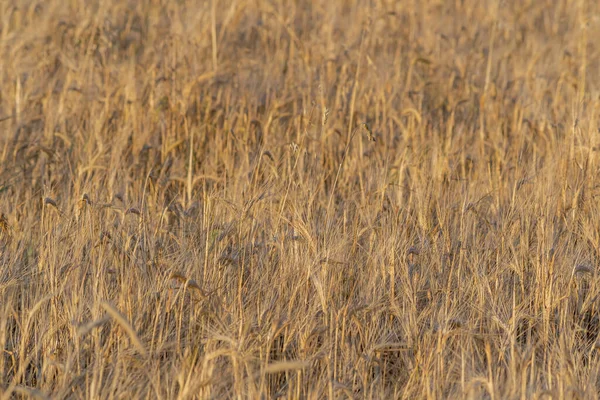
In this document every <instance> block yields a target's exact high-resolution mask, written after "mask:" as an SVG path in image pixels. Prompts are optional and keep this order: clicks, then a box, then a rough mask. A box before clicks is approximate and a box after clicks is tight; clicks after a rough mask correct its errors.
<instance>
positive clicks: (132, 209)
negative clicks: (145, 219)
mask: <svg viewBox="0 0 600 400" xmlns="http://www.w3.org/2000/svg"><path fill="white" fill-rule="evenodd" d="M127 214H135V215H137V216H141V215H142V213H141V212H140V210H138V209H137V208H135V207H131V208H130V209H128V210H127V211H125V215H127Z"/></svg>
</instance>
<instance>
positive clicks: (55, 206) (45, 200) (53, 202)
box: [44, 197, 58, 210]
mask: <svg viewBox="0 0 600 400" xmlns="http://www.w3.org/2000/svg"><path fill="white" fill-rule="evenodd" d="M44 205H51V206H53V207H54V208H56V209H57V210H58V205H57V204H56V201H54V200H53V199H51V198H50V197H46V198H45V199H44Z"/></svg>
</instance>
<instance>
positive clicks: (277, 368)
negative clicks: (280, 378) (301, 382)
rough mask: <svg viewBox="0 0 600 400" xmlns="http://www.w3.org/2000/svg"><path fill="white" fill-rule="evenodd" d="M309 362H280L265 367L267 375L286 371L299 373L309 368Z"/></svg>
mask: <svg viewBox="0 0 600 400" xmlns="http://www.w3.org/2000/svg"><path fill="white" fill-rule="evenodd" d="M309 366H310V363H309V362H305V361H279V362H275V363H272V364H269V365H267V366H266V367H265V374H276V373H279V372H285V371H297V370H301V369H305V368H308V367H309Z"/></svg>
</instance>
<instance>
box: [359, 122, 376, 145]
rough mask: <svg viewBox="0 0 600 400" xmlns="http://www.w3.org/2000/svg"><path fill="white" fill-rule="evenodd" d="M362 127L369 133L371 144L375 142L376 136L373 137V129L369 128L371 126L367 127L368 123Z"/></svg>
mask: <svg viewBox="0 0 600 400" xmlns="http://www.w3.org/2000/svg"><path fill="white" fill-rule="evenodd" d="M362 127H363V128H364V129H365V131H367V137H368V138H369V140H370V141H371V142H374V141H375V136H374V135H373V132H372V131H371V128H369V125H367V123H366V122H365V123H363V124H362Z"/></svg>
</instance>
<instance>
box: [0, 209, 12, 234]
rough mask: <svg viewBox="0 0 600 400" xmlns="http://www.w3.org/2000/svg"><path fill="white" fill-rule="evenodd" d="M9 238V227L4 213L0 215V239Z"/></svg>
mask: <svg viewBox="0 0 600 400" xmlns="http://www.w3.org/2000/svg"><path fill="white" fill-rule="evenodd" d="M9 237H10V225H9V224H8V218H6V215H4V213H2V214H0V239H3V238H9Z"/></svg>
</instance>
